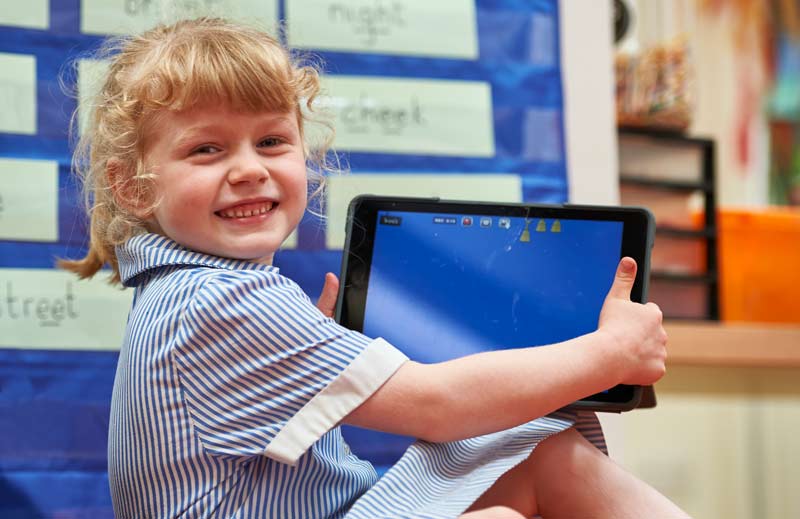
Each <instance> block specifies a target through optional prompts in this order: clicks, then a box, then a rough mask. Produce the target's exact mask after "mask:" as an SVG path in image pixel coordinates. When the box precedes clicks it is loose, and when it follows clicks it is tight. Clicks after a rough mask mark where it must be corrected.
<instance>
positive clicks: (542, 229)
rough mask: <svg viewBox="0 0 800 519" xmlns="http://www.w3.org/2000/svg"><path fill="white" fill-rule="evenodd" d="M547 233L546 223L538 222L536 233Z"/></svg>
mask: <svg viewBox="0 0 800 519" xmlns="http://www.w3.org/2000/svg"><path fill="white" fill-rule="evenodd" d="M546 231H547V223H546V222H545V221H544V220H539V223H537V224H536V232H546Z"/></svg>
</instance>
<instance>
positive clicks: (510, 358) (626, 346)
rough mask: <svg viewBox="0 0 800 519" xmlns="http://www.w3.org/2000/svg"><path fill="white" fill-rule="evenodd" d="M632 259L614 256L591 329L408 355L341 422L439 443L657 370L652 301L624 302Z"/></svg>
mask: <svg viewBox="0 0 800 519" xmlns="http://www.w3.org/2000/svg"><path fill="white" fill-rule="evenodd" d="M635 277H636V263H635V262H634V261H633V260H632V259H630V258H624V259H623V260H622V261H621V262H620V266H619V268H618V269H617V274H616V277H615V279H614V283H613V285H612V287H611V289H610V291H609V293H608V296H607V297H606V301H605V303H604V305H603V309H602V311H601V313H600V323H599V329H598V330H597V331H596V332H593V333H590V334H587V335H584V336H581V337H578V338H576V339H572V340H569V341H565V342H562V343H559V344H554V345H550V346H539V347H533V348H521V349H515V350H502V351H491V352H485V353H479V354H476V355H470V356H467V357H463V358H460V359H456V360H451V361H447V362H441V363H438V364H419V363H416V362H406V363H405V364H404V365H403V366H402V367H401V368H400V369H399V370H398V371H397V372H396V373H395V374H394V375H393V376H392V377H391V378H390V379H389V380H388V381H387V382H386V384H384V385H383V386H382V387H381V388H380V389H379V390H378V391H376V392H375V393H374V394H373V395H372V396H371V397H370V398H369V399H367V400H366V401H365V402H364V403H363V404H362V405H361V406H359V407H358V408H357V409H355V410H354V411H353V412H352V413H350V414H349V415H348V416H347V417H346V418H345V419H344V422H345V423H349V424H352V425H357V426H361V427H366V428H370V429H377V430H381V431H386V432H392V433H397V434H405V435H408V436H414V437H417V438H421V439H424V440H428V441H435V442H443V441H451V440H458V439H464V438H469V437H472V436H478V435H481V434H487V433H491V432H496V431H499V430H502V429H507V428H509V427H513V426H516V425H519V424H522V423H525V422H527V421H529V420H532V419H534V418H538V417H540V416H544V415H546V414H548V413H550V412H552V411H555V410H557V409H559V408H561V407H564V406H566V405H568V404H570V403H572V402H574V401H576V400H579V399H581V398H584V397H586V396H589V395H592V394H594V393H598V392H600V391H603V390H606V389H608V388H611V387H613V386H615V385H617V384H621V383H624V384H642V385H646V384H652V383H653V382H655V381H656V380H658V379H659V378H661V376H663V374H664V371H665V367H664V363H665V360H666V333H665V332H664V329H663V328H662V326H661V311H660V310H659V309H658V307H657V306H656V305H654V304H652V303H649V304H647V305H641V304H638V303H633V302H631V301H630V291H631V288H632V287H633V281H634V279H635Z"/></svg>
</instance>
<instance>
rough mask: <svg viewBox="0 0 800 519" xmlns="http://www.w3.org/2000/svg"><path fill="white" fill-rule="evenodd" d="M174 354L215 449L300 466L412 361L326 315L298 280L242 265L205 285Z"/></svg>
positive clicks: (200, 425) (203, 433) (198, 424)
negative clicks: (314, 447) (302, 459)
mask: <svg viewBox="0 0 800 519" xmlns="http://www.w3.org/2000/svg"><path fill="white" fill-rule="evenodd" d="M170 354H171V355H172V357H173V360H174V363H175V366H176V367H177V371H178V373H179V380H180V384H181V386H182V392H183V395H184V397H185V399H186V403H187V405H188V408H189V413H190V415H191V419H192V421H193V425H194V427H195V430H196V432H197V434H198V435H199V437H200V441H201V442H202V443H203V446H204V447H205V448H206V449H207V450H208V451H210V452H214V453H218V454H233V455H238V456H241V455H262V454H263V455H267V456H269V457H271V458H273V459H275V460H277V461H280V462H283V463H288V464H295V463H296V462H297V460H298V459H299V458H300V456H302V455H303V453H304V452H306V451H307V450H308V449H309V447H311V445H312V444H313V443H314V442H316V441H317V440H318V439H319V438H320V437H322V435H324V434H325V433H326V432H327V431H328V430H330V429H331V428H333V427H334V426H336V425H337V424H338V423H339V422H340V421H341V420H342V419H343V418H344V417H345V416H347V414H349V413H350V412H351V411H352V410H354V409H355V408H356V407H358V406H359V405H360V404H361V403H363V402H364V401H365V400H366V399H367V398H369V396H370V395H372V394H373V393H374V392H375V391H376V390H377V389H378V388H379V387H380V386H381V385H383V384H384V383H385V382H386V381H387V380H388V379H389V378H390V377H391V376H392V375H393V374H394V372H395V371H396V370H397V369H398V368H399V367H400V365H401V364H402V363H403V362H405V361H406V360H408V359H407V357H406V356H405V355H404V354H402V353H401V352H400V351H399V350H397V349H395V348H394V347H393V346H391V345H390V344H389V343H388V342H386V341H384V340H382V339H375V340H373V339H370V338H368V337H366V336H364V335H362V334H360V333H357V332H354V331H352V330H348V329H346V328H344V327H342V326H340V325H338V324H337V323H336V322H335V321H333V320H332V319H330V318H327V317H325V316H324V315H323V314H322V313H321V312H320V311H319V310H318V309H317V308H316V307H315V306H314V305H313V304H312V303H311V301H310V300H309V299H308V296H306V295H305V293H304V292H303V291H302V290H301V289H300V288H299V287H298V286H297V285H296V284H295V283H293V282H292V281H290V280H288V279H287V278H284V277H282V276H279V275H277V274H276V273H272V272H263V271H253V272H251V271H244V272H242V271H237V272H223V273H220V274H217V275H215V276H214V277H213V279H211V280H209V281H207V282H206V283H205V284H204V285H203V287H202V288H201V289H200V290H199V291H198V293H197V294H196V296H195V297H194V298H193V300H192V303H191V304H190V305H189V307H188V308H187V309H186V311H185V312H184V315H183V317H182V321H181V326H180V329H179V330H178V332H177V333H176V343H175V347H174V348H172V350H171V352H170Z"/></svg>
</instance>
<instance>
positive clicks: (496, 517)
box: [459, 506, 525, 519]
mask: <svg viewBox="0 0 800 519" xmlns="http://www.w3.org/2000/svg"><path fill="white" fill-rule="evenodd" d="M459 519H525V516H524V515H522V514H520V513H519V512H517V511H516V510H514V509H513V508H508V507H507V506H492V507H490V508H484V509H483V510H475V511H474V512H469V513H466V514H464V515H462V516H460V517H459Z"/></svg>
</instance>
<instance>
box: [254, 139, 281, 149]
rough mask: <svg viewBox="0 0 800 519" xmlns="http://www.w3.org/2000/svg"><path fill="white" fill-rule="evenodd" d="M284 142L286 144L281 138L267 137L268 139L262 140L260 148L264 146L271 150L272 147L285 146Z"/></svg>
mask: <svg viewBox="0 0 800 519" xmlns="http://www.w3.org/2000/svg"><path fill="white" fill-rule="evenodd" d="M283 142H284V141H283V139H281V138H280V137H267V138H265V139H262V140H261V142H260V143H259V146H264V147H266V148H271V147H275V146H279V145H281V144H283Z"/></svg>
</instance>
